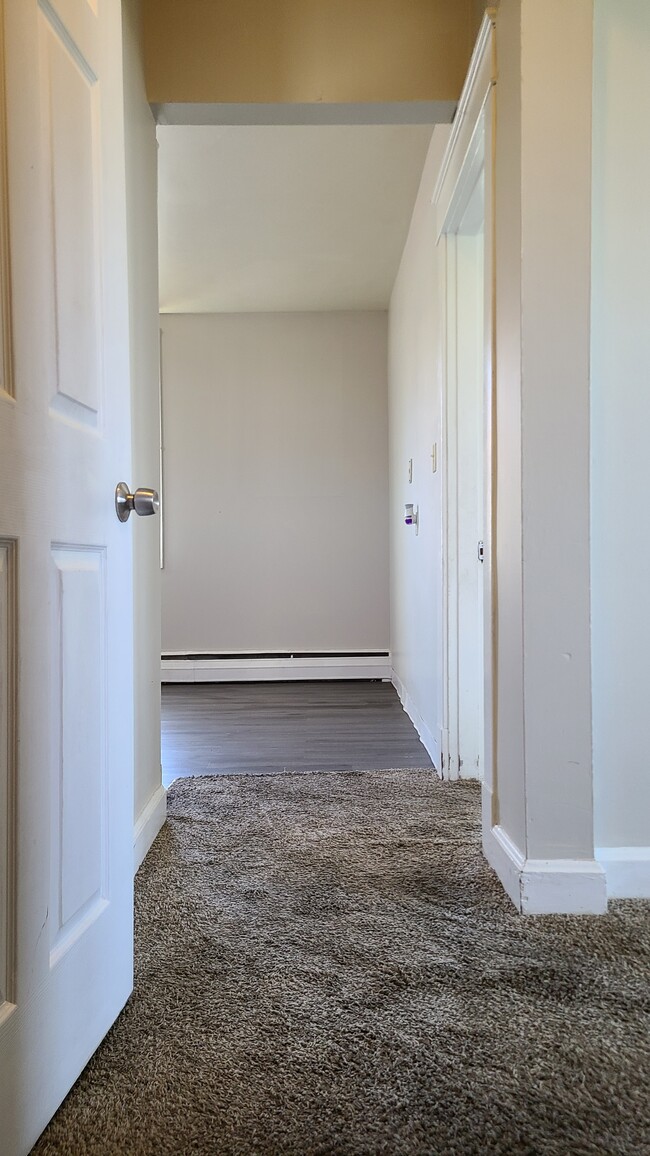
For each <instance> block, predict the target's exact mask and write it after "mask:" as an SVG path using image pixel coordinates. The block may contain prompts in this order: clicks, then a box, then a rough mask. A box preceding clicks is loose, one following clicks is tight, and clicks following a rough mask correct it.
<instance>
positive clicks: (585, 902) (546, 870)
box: [483, 809, 607, 915]
mask: <svg viewBox="0 0 650 1156" xmlns="http://www.w3.org/2000/svg"><path fill="white" fill-rule="evenodd" d="M484 811H485V809H484ZM483 852H484V854H485V858H486V859H487V861H488V863H489V864H490V867H492V869H493V870H494V871H495V872H496V874H497V875H498V877H499V881H500V883H501V884H502V886H503V888H504V890H505V891H506V893H507V895H509V897H510V899H511V900H512V902H513V903H514V905H515V907H516V908H517V910H518V911H520V912H521V914H522V915H604V914H605V912H606V911H607V889H606V881H605V872H604V870H603V868H602V865H601V864H600V863H598V862H597V861H596V860H595V859H526V857H525V855H524V854H523V853H522V851H520V849H519V847H517V845H516V844H515V843H514V842H513V840H512V839H511V838H510V836H509V835H508V833H507V831H505V830H504V829H503V827H500V826H495V827H487V828H486V827H484V829H483Z"/></svg>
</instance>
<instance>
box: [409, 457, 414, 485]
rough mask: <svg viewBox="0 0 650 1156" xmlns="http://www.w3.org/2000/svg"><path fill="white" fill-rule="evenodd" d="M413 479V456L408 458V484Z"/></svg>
mask: <svg viewBox="0 0 650 1156" xmlns="http://www.w3.org/2000/svg"><path fill="white" fill-rule="evenodd" d="M412 481H413V458H409V484H410V483H411V482H412Z"/></svg>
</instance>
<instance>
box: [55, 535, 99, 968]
mask: <svg viewBox="0 0 650 1156" xmlns="http://www.w3.org/2000/svg"><path fill="white" fill-rule="evenodd" d="M52 557H53V561H54V566H55V576H56V591H55V596H54V599H53V605H54V614H55V639H54V645H53V668H54V672H55V677H54V679H53V683H54V694H55V700H56V709H55V718H54V725H53V730H52V735H53V739H54V744H53V746H54V751H55V754H56V766H55V768H54V774H53V775H52V788H53V790H52V815H53V825H52V885H53V886H52V901H53V902H52V913H53V918H52V921H51V933H52V946H53V950H54V952H55V953H56V955H57V956H60V955H61V954H62V953H63V951H64V950H65V949H66V947H67V946H68V945H69V944H70V943H71V942H73V941H74V939H75V938H76V937H77V935H78V934H79V933H80V929H83V928H84V927H86V926H87V925H88V923H89V922H90V921H91V920H92V919H94V918H96V917H97V916H98V915H99V914H100V913H101V911H102V909H103V906H104V904H105V902H106V901H107V899H108V887H107V876H106V866H107V862H106V860H107V855H106V850H107V846H106V844H107V829H106V822H107V814H106V812H107V808H106V800H105V793H106V786H107V783H106V711H105V704H106V696H107V693H108V687H107V681H106V653H105V650H106V648H105V622H104V617H105V602H106V599H105V575H104V571H105V554H104V551H103V550H95V549H85V550H83V549H71V548H67V549H63V548H57V549H55V550H53V552H52ZM57 672H58V677H56V673H57ZM89 767H92V768H93V769H94V773H93V774H90V775H89V774H88V768H89Z"/></svg>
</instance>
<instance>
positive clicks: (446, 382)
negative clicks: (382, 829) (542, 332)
mask: <svg viewBox="0 0 650 1156" xmlns="http://www.w3.org/2000/svg"><path fill="white" fill-rule="evenodd" d="M495 83H496V38H495V11H494V9H488V10H487V11H486V13H485V16H484V18H483V23H482V25H481V28H480V31H479V35H478V38H477V41H476V45H475V48H474V52H473V55H472V59H471V62H470V66H469V70H468V74H467V79H466V81H465V85H464V88H463V91H462V93H461V98H460V101H459V105H458V110H457V112H456V117H455V120H454V124H453V128H452V131H451V134H450V137H449V142H448V144H447V148H446V150H445V154H444V157H443V161H442V165H441V169H440V174H439V177H438V180H437V183H436V187H435V190H434V194H433V204H434V206H435V211H436V233H437V237H436V240H437V244H438V245H439V246H440V247H441V248H442V247H444V252H443V253H442V259H441V261H440V267H441V274H440V277H441V286H440V288H441V302H442V307H443V309H444V314H445V315H444V318H443V325H442V332H443V334H444V343H445V349H444V356H443V398H442V430H443V437H444V453H443V455H442V463H441V464H442V591H443V605H442V699H443V704H442V705H443V711H442V717H443V723H442V730H441V753H442V760H441V761H442V774H443V778H446V779H458V778H459V777H460V766H459V696H458V650H459V636H458V624H459V608H458V582H457V576H456V563H457V557H458V554H457V544H458V507H457V492H456V476H457V474H456V471H457V466H458V461H457V434H458V425H457V410H456V399H457V376H456V340H457V319H456V314H455V308H454V302H455V286H456V248H455V236H454V234H455V232H456V231H457V229H458V227H459V225H460V222H461V220H462V218H463V215H464V213H465V210H466V208H467V206H468V204H469V200H470V198H471V196H472V194H473V192H474V189H475V187H476V183H477V181H478V179H479V178H480V176H481V173H482V172H483V174H484V190H485V231H484V328H483V333H484V355H483V463H484V464H483V470H484V477H483V501H484V536H483V542H484V563H483V632H484V633H483V663H484V712H483V719H484V722H483V727H484V735H483V752H484V766H483V782H484V785H485V787H486V791H485V792H484V796H483V797H484V798H485V799H487V800H488V805H489V807H490V808H492V805H493V804H492V799H493V789H492V785H493V777H494V741H495V726H494V719H495V714H494V689H493V688H494V686H495V683H496V680H495V677H494V663H495V656H496V625H495V624H496V618H495V602H494V594H495V583H494V573H493V527H494V501H495V493H494V483H493V480H494V476H495V470H494V466H495V444H494V436H493V431H494V406H495V389H494V372H495V364H496V360H495V355H494V354H495V349H494V343H495V324H494V321H495V318H494V285H495V259H494V138H495V132H494V120H495V100H494V93H493V89H494V85H495ZM490 820H491V816H490ZM490 825H491V822H490Z"/></svg>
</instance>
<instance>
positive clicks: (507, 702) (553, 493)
mask: <svg viewBox="0 0 650 1156" xmlns="http://www.w3.org/2000/svg"><path fill="white" fill-rule="evenodd" d="M591 33H592V4H591V0H572V3H571V4H570V5H567V4H566V3H565V2H564V0H546V2H545V3H544V4H539V3H537V0H501V3H500V5H499V8H498V10H497V44H498V60H499V70H498V80H497V84H496V90H495V91H496V158H495V163H496V187H495V231H496V270H495V274H496V275H495V281H496V304H495V308H496V413H495V419H496V430H495V438H496V479H495V491H496V509H495V527H494V537H495V543H496V555H495V559H494V562H495V564H496V607H495V612H496V622H495V642H496V647H495V657H496V717H495V735H496V738H495V760H494V761H495V782H496V797H493V798H492V799H491V800H487V806H486V807H485V811H484V813H485V815H486V819H487V822H486V832H487V834H486V839H485V843H484V846H485V848H486V853H487V854H488V857H489V858H490V861H491V862H492V863H493V865H494V866H495V867H496V869H497V871H498V872H499V874H500V876H501V878H502V881H503V882H504V885H505V886H506V889H507V890H508V891H509V893H510V894H511V896H512V897H513V899H514V901H515V902H516V903H517V904H518V905H519V906H520V907H521V908H522V909H523V910H527V911H529V912H543V911H561V910H566V911H576V912H577V911H594V912H596V911H602V910H603V909H604V905H605V886H604V885H605V879H604V875H603V872H602V870H601V869H600V867H599V865H598V864H597V863H596V862H595V860H594V842H593V791H592V787H593V774H592V752H591V654H590V588H589V587H590V570H589V341H590V284H591V104H592V97H591V92H592V39H591Z"/></svg>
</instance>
